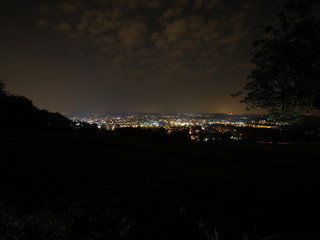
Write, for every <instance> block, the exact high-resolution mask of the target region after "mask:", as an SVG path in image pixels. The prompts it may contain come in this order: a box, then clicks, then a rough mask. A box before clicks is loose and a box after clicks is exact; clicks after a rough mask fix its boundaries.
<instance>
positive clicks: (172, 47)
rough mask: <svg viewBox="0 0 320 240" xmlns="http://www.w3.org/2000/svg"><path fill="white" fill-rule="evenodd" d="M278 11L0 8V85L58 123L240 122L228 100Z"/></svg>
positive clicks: (129, 2) (222, 4)
mask: <svg viewBox="0 0 320 240" xmlns="http://www.w3.org/2000/svg"><path fill="white" fill-rule="evenodd" d="M285 2H286V1H284V0H268V1H266V0H247V1H246V0H234V1H232V0H225V1H223V0H193V1H191V0H177V1H165V0H104V1H103V0H92V1H85V0H61V1H59V0H56V1H45V0H41V1H40V0H39V1H37V0H36V1H34V0H33V1H20V0H19V1H17V0H10V1H7V0H4V1H1V7H0V54H1V55H0V56H1V57H0V79H1V80H2V81H3V82H4V83H5V84H6V88H7V90H8V91H9V92H11V93H13V94H17V95H23V96H26V97H28V98H29V99H31V100H32V101H33V102H34V104H35V105H36V106H38V107H39V108H41V109H48V110H49V111H58V112H61V113H67V112H69V113H70V112H73V113H74V112H82V113H84V112H97V111H100V112H126V111H131V112H210V113H215V112H235V113H243V112H246V110H245V106H244V105H243V104H240V103H239V99H236V98H232V97H230V94H231V93H233V92H237V91H239V90H241V89H242V87H243V85H244V83H245V82H246V76H247V75H248V74H249V72H250V69H252V67H253V66H252V65H250V63H249V60H250V54H249V53H250V51H252V49H251V46H250V45H251V42H252V41H253V40H256V39H259V38H261V37H262V36H263V30H262V28H261V27H259V26H261V25H263V24H267V23H270V22H271V21H272V19H273V17H274V16H275V15H276V13H278V12H279V11H281V9H282V7H283V5H284V3H285Z"/></svg>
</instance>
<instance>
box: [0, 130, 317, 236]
mask: <svg viewBox="0 0 320 240" xmlns="http://www.w3.org/2000/svg"><path fill="white" fill-rule="evenodd" d="M0 133H1V134H0V149H1V150H0V151H1V153H0V154H1V157H0V239H1V240H9V239H34V240H36V239H88V240H89V239H92V240H93V239H141V240H142V239H176V240H177V239H186V240H189V239H190V240H191V239H192V240H197V239H203V240H218V239H219V240H220V239H224V240H229V239H230V240H231V239H232V240H233V239H234V240H267V239H269V240H270V239H275V240H276V239H305V240H308V239H310V240H311V239H319V237H320V232H319V229H320V221H319V217H320V204H319V203H320V175H319V171H320V162H319V159H320V146H319V144H308V145H304V144H291V145H274V144H244V143H239V144H237V143H230V144H223V143H210V142H190V141H185V140H177V139H162V138H156V137H154V138H152V137H137V136H121V135H111V134H107V133H99V132H97V133H90V132H81V131H60V132H59V131H49V130H46V131H31V130H29V131H28V130H22V131H18V130H1V132H0Z"/></svg>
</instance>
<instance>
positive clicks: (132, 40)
mask: <svg viewBox="0 0 320 240" xmlns="http://www.w3.org/2000/svg"><path fill="white" fill-rule="evenodd" d="M146 35H147V26H146V25H145V24H144V23H143V22H140V21H138V22H130V23H127V24H126V25H124V26H123V27H122V28H121V29H120V30H119V31H118V38H119V40H120V42H119V44H120V46H121V47H122V48H125V49H132V48H139V47H141V46H142V45H143V43H144V42H145V39H146Z"/></svg>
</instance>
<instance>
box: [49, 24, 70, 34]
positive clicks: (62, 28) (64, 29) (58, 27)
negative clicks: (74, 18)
mask: <svg viewBox="0 0 320 240" xmlns="http://www.w3.org/2000/svg"><path fill="white" fill-rule="evenodd" d="M53 29H54V30H56V31H59V32H69V31H70V30H71V25H70V24H69V23H66V22H59V23H57V24H55V25H54V26H53Z"/></svg>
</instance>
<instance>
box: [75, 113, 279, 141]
mask: <svg viewBox="0 0 320 240" xmlns="http://www.w3.org/2000/svg"><path fill="white" fill-rule="evenodd" d="M69 117H70V118H71V119H72V120H73V121H75V122H76V123H77V124H78V125H81V124H82V123H88V124H90V125H95V126H97V127H98V128H99V129H103V130H106V131H116V130H119V129H129V128H131V129H133V128H139V129H149V130H151V131H153V132H156V131H160V130H161V131H162V132H164V133H165V134H167V135H177V133H179V134H180V136H182V135H183V136H185V137H186V138H189V139H191V140H195V141H217V140H242V139H244V138H246V137H248V136H250V135H252V134H251V132H250V131H248V130H251V131H256V130H255V129H274V130H276V129H277V130H278V129H279V126H278V125H277V124H276V123H275V122H269V121H268V120H267V117H266V115H254V114H241V115H239V114H222V113H219V114H201V113H198V114H194V113H183V114H161V113H153V114H145V113H141V114H139V113H132V114H129V113H122V114H101V113H95V114H88V115H83V116H76V115H73V116H72V115H70V116H69Z"/></svg>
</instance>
